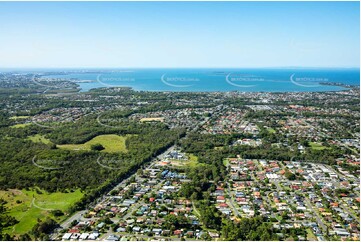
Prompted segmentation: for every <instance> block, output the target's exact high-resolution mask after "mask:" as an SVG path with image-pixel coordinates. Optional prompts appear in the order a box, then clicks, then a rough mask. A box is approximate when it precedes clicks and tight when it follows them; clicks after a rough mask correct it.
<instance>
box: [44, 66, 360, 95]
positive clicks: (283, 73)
mask: <svg viewBox="0 0 361 242" xmlns="http://www.w3.org/2000/svg"><path fill="white" fill-rule="evenodd" d="M47 77H53V78H66V79H70V80H73V81H76V82H77V83H78V84H79V86H80V89H81V92H86V91H88V90H90V89H92V88H99V87H131V88H133V89H134V90H137V91H176V92H182V91H186V92H215V91H220V92H226V91H240V92H321V91H339V90H343V89H345V88H344V87H340V86H335V85H330V83H342V84H345V85H356V86H359V85H360V70H359V69H356V68H353V69H351V68H350V69H296V68H295V69H290V68H284V69H280V68H278V69H113V70H110V69H107V70H91V72H90V71H86V72H84V73H78V72H77V73H70V74H66V75H51V76H47Z"/></svg>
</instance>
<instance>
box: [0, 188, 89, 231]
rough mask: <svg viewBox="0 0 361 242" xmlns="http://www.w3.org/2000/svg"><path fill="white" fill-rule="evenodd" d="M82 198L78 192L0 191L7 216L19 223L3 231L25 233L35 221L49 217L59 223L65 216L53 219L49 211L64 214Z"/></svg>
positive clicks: (81, 194)
mask: <svg viewBox="0 0 361 242" xmlns="http://www.w3.org/2000/svg"><path fill="white" fill-rule="evenodd" d="M82 197H83V193H81V192H80V190H76V191H73V192H69V193H62V192H55V193H47V192H45V191H41V194H39V193H38V192H36V190H30V191H26V190H25V189H23V190H16V189H11V190H8V191H3V190H2V191H0V198H2V199H4V200H5V201H7V204H6V207H7V209H8V211H7V214H8V215H10V216H13V217H15V218H16V219H17V220H18V221H20V222H19V223H17V224H16V225H15V226H13V227H12V228H8V229H7V230H5V232H7V233H10V234H12V235H20V234H24V233H27V232H29V231H30V230H31V229H32V228H33V227H34V225H35V224H36V223H37V219H45V218H46V217H51V218H53V219H54V220H56V221H57V222H60V221H62V220H63V219H64V218H65V216H66V215H63V216H59V217H54V215H53V214H52V213H51V211H52V210H61V211H62V212H63V213H65V212H66V211H67V209H69V207H70V206H71V205H73V204H74V203H75V202H77V201H79V200H80V199H81V198H82Z"/></svg>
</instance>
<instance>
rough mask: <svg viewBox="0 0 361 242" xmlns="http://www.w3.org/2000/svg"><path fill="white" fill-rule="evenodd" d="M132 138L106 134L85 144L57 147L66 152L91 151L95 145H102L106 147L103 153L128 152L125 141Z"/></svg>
mask: <svg viewBox="0 0 361 242" xmlns="http://www.w3.org/2000/svg"><path fill="white" fill-rule="evenodd" d="M128 137H130V135H126V136H119V135H115V134H106V135H99V136H96V137H94V138H93V139H91V140H89V141H88V142H86V143H84V144H66V145H57V147H58V148H59V149H66V150H87V151H89V150H91V146H92V145H94V144H101V145H102V146H103V147H104V150H102V151H101V152H108V153H117V152H127V148H126V145H125V140H126V139H127V138H128Z"/></svg>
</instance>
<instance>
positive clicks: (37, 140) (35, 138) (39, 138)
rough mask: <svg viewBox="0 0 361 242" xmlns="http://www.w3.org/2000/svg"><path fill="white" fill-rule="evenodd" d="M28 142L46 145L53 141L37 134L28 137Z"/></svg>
mask: <svg viewBox="0 0 361 242" xmlns="http://www.w3.org/2000/svg"><path fill="white" fill-rule="evenodd" d="M28 140H31V141H33V142H35V143H44V144H50V143H51V141H50V140H49V139H47V138H45V137H44V136H43V135H40V134H36V135H32V136H29V137H28Z"/></svg>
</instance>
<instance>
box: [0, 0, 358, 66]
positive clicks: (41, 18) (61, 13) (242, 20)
mask: <svg viewBox="0 0 361 242" xmlns="http://www.w3.org/2000/svg"><path fill="white" fill-rule="evenodd" d="M359 9H360V7H359V2H153V3H152V2H108V3H104V2H103V3H99V2H78V3H76V2H63V3H57V2H35V3H31V2H0V67H140V68H142V67H359V66H360V37H359V36H360V25H359V18H360V10H359Z"/></svg>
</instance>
